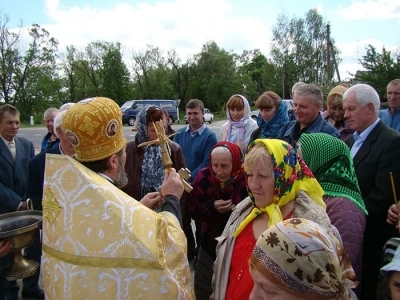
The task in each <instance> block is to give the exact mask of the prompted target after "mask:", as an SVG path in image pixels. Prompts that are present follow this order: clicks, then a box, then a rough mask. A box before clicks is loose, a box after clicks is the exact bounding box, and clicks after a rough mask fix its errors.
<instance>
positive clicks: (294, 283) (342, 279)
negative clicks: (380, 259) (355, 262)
mask: <svg viewBox="0 0 400 300" xmlns="http://www.w3.org/2000/svg"><path fill="white" fill-rule="evenodd" d="M250 270H251V271H250V272H251V276H252V278H253V280H254V287H253V290H252V292H251V294H250V298H249V299H250V300H253V299H265V300H267V299H268V300H273V299H281V300H284V299H287V300H289V299H299V300H301V299H303V300H335V299H341V300H350V299H358V298H357V296H356V295H355V294H354V293H353V291H352V290H351V288H353V287H355V286H356V284H355V283H354V282H353V281H352V280H353V279H354V277H355V274H354V271H353V269H352V267H351V263H350V259H349V257H348V255H347V252H346V250H345V249H344V247H343V245H342V244H341V243H340V241H338V239H337V238H336V237H335V236H334V235H333V234H332V232H330V231H329V230H326V229H325V228H323V227H321V226H320V225H318V224H317V223H314V222H312V221H309V220H306V219H290V220H286V221H283V222H279V223H277V224H275V225H274V226H272V227H270V228H268V229H267V230H266V231H265V232H264V233H263V234H262V235H261V236H260V237H259V238H258V240H257V244H256V246H255V247H254V249H253V253H252V255H251V257H250Z"/></svg>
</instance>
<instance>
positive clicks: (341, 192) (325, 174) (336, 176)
mask: <svg viewBox="0 0 400 300" xmlns="http://www.w3.org/2000/svg"><path fill="white" fill-rule="evenodd" d="M298 154H299V155H301V156H302V158H303V159H304V161H305V163H306V164H307V166H308V167H309V168H310V169H311V171H312V172H313V174H314V176H315V178H316V179H317V180H318V182H319V184H320V185H321V187H322V189H323V190H324V197H323V199H324V202H325V204H326V212H327V214H328V216H329V218H330V220H331V222H332V224H333V225H334V226H335V227H336V228H337V229H338V231H339V233H340V236H341V238H342V240H343V245H344V247H345V249H346V251H347V252H348V253H349V255H350V259H351V264H352V266H353V268H354V270H355V272H356V275H357V278H356V279H357V280H358V281H360V282H361V270H362V250H363V239H364V230H365V222H366V214H367V210H366V208H365V204H364V200H363V198H362V196H361V192H360V188H359V186H358V182H357V177H356V173H355V171H354V167H353V160H352V158H351V156H350V150H349V148H348V147H347V145H346V144H345V143H343V142H342V141H341V140H340V139H338V138H335V137H333V136H330V135H328V134H326V133H310V134H302V135H301V137H300V148H299V150H298Z"/></svg>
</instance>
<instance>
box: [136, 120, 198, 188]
mask: <svg viewBox="0 0 400 300" xmlns="http://www.w3.org/2000/svg"><path fill="white" fill-rule="evenodd" d="M153 126H154V130H155V132H156V134H157V139H156V140H154V141H148V142H145V143H141V144H140V145H139V147H142V146H150V145H159V146H160V148H161V158H162V162H163V166H164V168H165V169H167V172H169V171H170V170H171V166H172V161H171V147H170V146H169V143H168V142H169V141H171V140H170V139H169V138H170V137H171V136H174V135H175V134H176V133H174V134H171V135H169V136H167V135H166V133H165V128H164V124H163V121H162V120H160V121H158V122H155V123H154V122H153ZM178 173H179V174H180V176H181V180H182V183H183V187H184V188H185V190H186V191H187V192H188V193H190V192H191V191H192V190H193V188H192V186H191V185H190V184H189V183H188V182H187V181H186V180H187V179H188V178H189V177H190V171H189V170H188V169H183V168H182V169H181V170H179V172H178Z"/></svg>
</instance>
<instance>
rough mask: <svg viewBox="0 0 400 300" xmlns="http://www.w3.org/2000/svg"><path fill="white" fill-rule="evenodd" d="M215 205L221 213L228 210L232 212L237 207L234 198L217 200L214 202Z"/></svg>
mask: <svg viewBox="0 0 400 300" xmlns="http://www.w3.org/2000/svg"><path fill="white" fill-rule="evenodd" d="M214 207H215V209H216V210H217V211H218V212H219V213H220V214H226V213H228V212H231V211H232V210H234V209H235V205H234V204H232V200H231V199H229V200H216V201H215V202H214Z"/></svg>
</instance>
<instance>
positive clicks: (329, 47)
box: [326, 24, 341, 82]
mask: <svg viewBox="0 0 400 300" xmlns="http://www.w3.org/2000/svg"><path fill="white" fill-rule="evenodd" d="M331 55H332V60H333V65H334V67H335V71H336V76H337V79H338V81H339V82H340V81H341V80H340V74H339V68H338V65H337V63H336V58H335V51H333V44H332V42H331V25H329V24H327V25H326V78H327V79H328V81H331V80H332V76H331V74H332V72H331V70H332V66H331Z"/></svg>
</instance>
